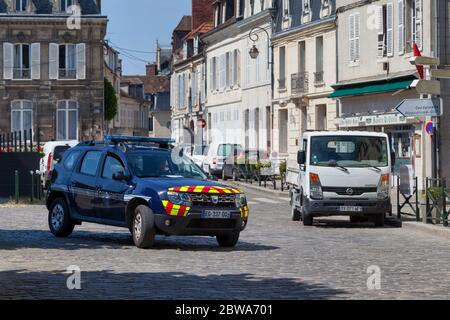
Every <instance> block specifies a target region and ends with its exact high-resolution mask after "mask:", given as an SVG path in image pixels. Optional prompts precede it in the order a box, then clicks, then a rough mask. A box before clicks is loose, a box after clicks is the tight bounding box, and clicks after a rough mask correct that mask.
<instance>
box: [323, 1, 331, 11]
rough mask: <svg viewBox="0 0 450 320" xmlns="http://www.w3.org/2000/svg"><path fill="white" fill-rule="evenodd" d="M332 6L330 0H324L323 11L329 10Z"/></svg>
mask: <svg viewBox="0 0 450 320" xmlns="http://www.w3.org/2000/svg"><path fill="white" fill-rule="evenodd" d="M329 6H330V0H322V9H325V8H328V7H329Z"/></svg>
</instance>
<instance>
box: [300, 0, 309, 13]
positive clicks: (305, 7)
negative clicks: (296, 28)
mask: <svg viewBox="0 0 450 320" xmlns="http://www.w3.org/2000/svg"><path fill="white" fill-rule="evenodd" d="M302 7H303V14H304V15H307V14H309V13H310V12H311V5H310V3H309V0H303V6H302Z"/></svg>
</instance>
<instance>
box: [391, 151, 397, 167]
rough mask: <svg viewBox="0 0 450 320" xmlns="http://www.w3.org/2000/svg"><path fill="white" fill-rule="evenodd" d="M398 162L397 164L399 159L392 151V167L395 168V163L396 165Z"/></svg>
mask: <svg viewBox="0 0 450 320" xmlns="http://www.w3.org/2000/svg"><path fill="white" fill-rule="evenodd" d="M396 162H397V158H396V155H395V152H394V151H392V152H391V163H392V166H393V167H394V166H395V163H396Z"/></svg>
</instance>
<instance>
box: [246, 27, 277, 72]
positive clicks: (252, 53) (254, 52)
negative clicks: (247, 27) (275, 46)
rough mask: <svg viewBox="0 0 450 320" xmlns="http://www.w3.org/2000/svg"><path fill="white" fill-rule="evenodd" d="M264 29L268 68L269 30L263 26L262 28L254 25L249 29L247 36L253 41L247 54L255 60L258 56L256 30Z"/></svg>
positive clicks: (269, 62)
mask: <svg viewBox="0 0 450 320" xmlns="http://www.w3.org/2000/svg"><path fill="white" fill-rule="evenodd" d="M258 30H259V31H264V33H265V34H266V36H267V40H268V41H267V68H268V69H269V68H270V65H271V64H272V62H271V61H270V44H269V42H270V35H269V32H267V30H266V29H264V28H262V27H254V28H253V29H252V30H251V31H250V33H249V35H248V37H249V38H250V40H252V41H253V46H252V47H251V49H250V51H249V54H250V57H251V58H252V59H253V60H255V59H257V58H258V56H259V50H258V48H257V47H256V44H255V43H256V42H258V41H259V35H258V33H257V31H258Z"/></svg>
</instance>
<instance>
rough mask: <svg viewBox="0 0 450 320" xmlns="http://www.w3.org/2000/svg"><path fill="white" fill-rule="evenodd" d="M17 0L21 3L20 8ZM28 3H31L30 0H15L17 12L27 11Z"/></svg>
mask: <svg viewBox="0 0 450 320" xmlns="http://www.w3.org/2000/svg"><path fill="white" fill-rule="evenodd" d="M17 2H19V3H20V7H19V8H18V7H17ZM28 5H29V0H14V6H15V9H16V12H27V8H28ZM22 8H23V9H22Z"/></svg>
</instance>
